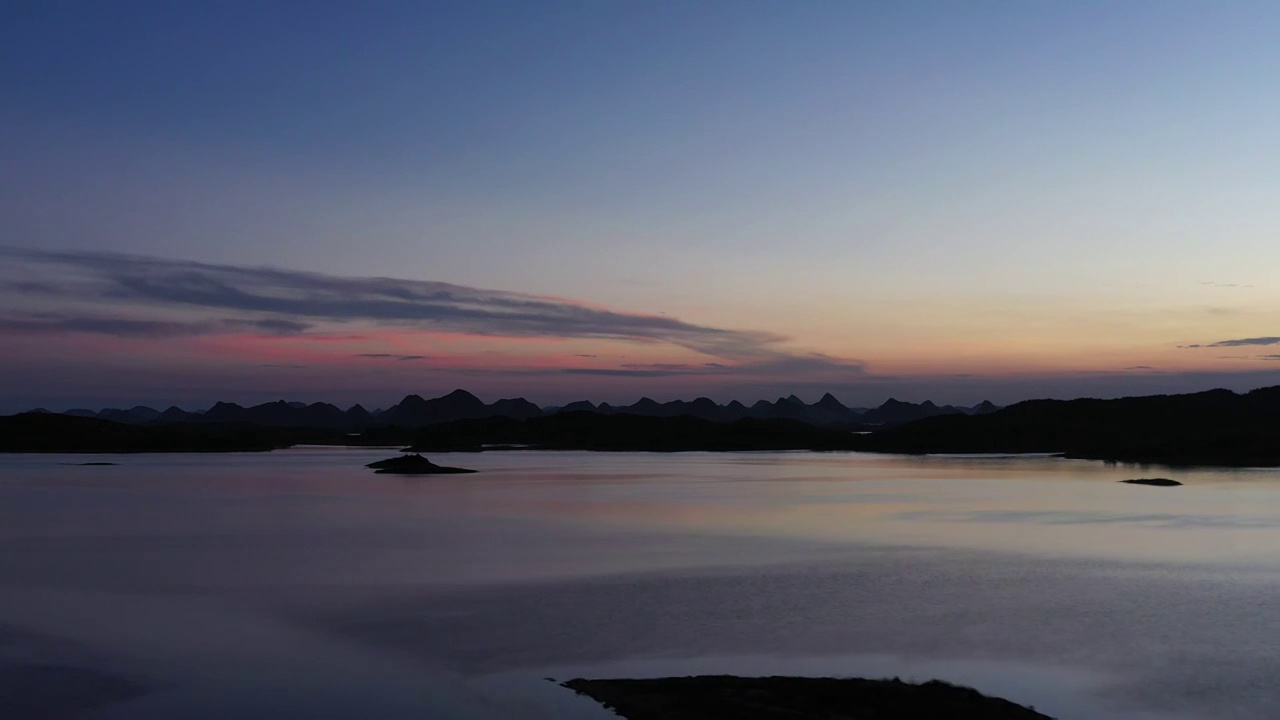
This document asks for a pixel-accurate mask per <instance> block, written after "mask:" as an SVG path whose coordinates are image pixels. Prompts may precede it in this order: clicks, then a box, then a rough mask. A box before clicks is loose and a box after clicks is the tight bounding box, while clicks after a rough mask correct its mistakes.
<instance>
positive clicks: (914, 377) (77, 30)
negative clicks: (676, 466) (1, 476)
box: [0, 0, 1280, 411]
mask: <svg viewBox="0 0 1280 720" xmlns="http://www.w3.org/2000/svg"><path fill="white" fill-rule="evenodd" d="M1277 37H1280V4H1277V3H1275V2H1270V1H1267V2H1232V1H1227V2H1208V1H1204V2H1181V1H1178V0H1159V1H1156V0H1151V1H1146V2H1142V1H1137V0H1134V1H1132V2H1113V1H1108V2H1088V1H1079V2H1075V1H1073V2H1065V1H1064V2H1032V3H1029V2H1020V1H1015V0H1010V1H1008V2H988V1H983V0H975V1H974V2H963V3H959V2H878V3H871V2H844V3H817V2H814V3H789V2H781V1H779V0H772V1H769V2H752V1H744V0H739V1H735V2H670V3H630V2H599V1H596V0H587V1H583V2H538V3H533V2H507V3H492V2H465V3H429V2H403V3H399V2H390V1H387V2H378V3H355V2H319V1H312V2H285V1H283V0H273V1H272V2H266V3H263V2H255V3H249V2H217V3H213V2H207V3H206V2H194V1H193V2H167V1H166V2H131V1H129V0H121V1H119V2H111V3H104V2H88V1H86V2H56V1H54V0H39V1H36V0H15V1H13V2H9V3H5V4H4V5H3V10H2V11H0V97H2V98H3V101H0V158H3V162H0V219H2V220H3V226H2V227H3V230H4V234H3V236H2V237H0V246H3V248H0V342H2V343H3V346H4V352H3V353H0V411H14V410H21V409H27V408H30V407H32V406H36V405H41V406H45V407H49V408H51V409H63V408H66V407H70V406H74V405H89V406H92V407H100V406H103V405H132V404H135V403H137V402H145V403H148V404H154V405H167V404H170V403H177V404H179V405H183V406H185V407H199V406H202V405H205V404H208V403H210V402H212V401H213V400H217V399H228V400H235V401H240V402H257V401H265V400H273V399H276V398H278V397H281V396H283V397H287V398H289V399H299V400H330V401H335V402H343V403H349V402H356V401H359V402H362V403H365V404H367V405H370V406H376V405H386V404H388V403H390V402H394V401H395V399H397V398H398V397H399V396H401V395H403V394H405V393H406V392H418V393H421V394H424V395H431V394H440V393H443V392H446V391H448V390H450V389H452V388H454V387H457V386H462V387H466V388H469V389H471V390H472V391H473V392H476V393H477V394H479V395H481V396H482V397H483V398H485V399H486V400H493V399H496V398H497V397H500V396H512V395H524V396H526V397H529V398H530V399H532V400H534V401H536V402H540V403H544V404H545V403H559V402H564V401H569V400H574V399H579V398H583V397H589V398H592V399H594V400H597V401H599V400H607V401H610V402H631V401H634V400H635V399H637V398H639V397H640V396H642V395H648V396H651V397H654V398H656V399H659V400H663V399H671V398H674V397H685V398H692V397H694V396H696V395H709V396H711V397H713V398H716V399H718V400H727V399H729V398H734V397H736V398H739V399H742V400H746V401H752V400H754V399H757V398H760V397H769V398H772V397H776V396H777V395H779V394H787V393H790V392H797V393H798V394H799V395H801V397H803V398H805V399H807V400H810V401H812V400H816V399H817V397H818V396H819V395H820V394H821V393H822V392H823V391H826V390H831V391H833V392H834V393H835V394H836V396H837V397H839V398H840V399H841V400H843V401H845V402H846V403H848V404H851V405H869V404H878V403H879V402H881V401H883V400H884V399H885V398H887V397H889V396H890V395H895V396H897V397H899V398H900V399H909V400H916V401H920V400H924V399H926V398H932V399H934V400H936V401H939V402H955V403H965V404H969V403H974V402H977V401H979V400H982V399H985V398H990V399H992V400H994V401H996V402H1000V403H1005V402H1011V401H1015V400H1018V399H1023V398H1026V397H1031V396H1056V397H1074V396H1078V395H1100V396H1113V395H1120V394H1133V393H1146V392H1156V391H1180V390H1195V389H1203V388H1208V387H1215V386H1225V387H1231V388H1235V389H1243V388H1250V387H1256V386H1259V385H1265V384H1276V383H1280V337H1278V336H1280V280H1277V279H1276V277H1277V276H1276V271H1277V268H1280V172H1277V168H1280V129H1278V128H1280V80H1277V78H1280V43H1277V42H1276V38H1277ZM265 268H269V269H270V270H267V269H265ZM376 278H393V279H394V281H391V280H371V279H376Z"/></svg>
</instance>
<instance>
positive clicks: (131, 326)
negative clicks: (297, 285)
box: [0, 313, 309, 340]
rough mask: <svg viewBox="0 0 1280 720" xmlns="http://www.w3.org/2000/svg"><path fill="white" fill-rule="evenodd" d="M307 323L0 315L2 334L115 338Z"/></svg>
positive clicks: (294, 328) (278, 330)
mask: <svg viewBox="0 0 1280 720" xmlns="http://www.w3.org/2000/svg"><path fill="white" fill-rule="evenodd" d="M308 327H309V326H308V325H307V324H305V323H299V322H293V321H289V320H276V319H267V320H246V319H222V320H192V321H183V320H134V319H129V318H120V317H115V318H113V317H101V316H93V315H81V316H77V315H67V314H54V313H29V314H26V315H21V316H18V317H0V333H14V334H24V335H44V334H53V335H58V334H63V333H90V334H95V335H112V336H115V337H126V338H142V339H153V340H163V339H166V338H175V337H185V336H194V335H216V334H220V333H229V332H246V331H249V332H255V331H256V332H264V333H269V334H272V335H293V334H297V333H300V332H303V331H305V330H306V329H307V328H308Z"/></svg>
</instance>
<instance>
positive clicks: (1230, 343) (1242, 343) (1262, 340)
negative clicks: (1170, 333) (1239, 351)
mask: <svg viewBox="0 0 1280 720" xmlns="http://www.w3.org/2000/svg"><path fill="white" fill-rule="evenodd" d="M1265 345H1280V337H1252V338H1240V339H1239V340H1219V341H1218V342H1215V343H1205V344H1196V345H1179V346H1178V347H1180V348H1183V349H1191V348H1228V347H1250V346H1265Z"/></svg>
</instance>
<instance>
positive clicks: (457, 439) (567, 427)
mask: <svg viewBox="0 0 1280 720" xmlns="http://www.w3.org/2000/svg"><path fill="white" fill-rule="evenodd" d="M856 438H857V436H856V435H854V434H852V433H849V432H845V431H841V430H834V429H830V428H821V427H816V426H814V425H808V424H805V423H802V422H797V421H794V420H757V419H751V418H748V419H744V420H736V421H734V422H715V421H712V420H703V419H701V418H695V417H690V416H681V417H667V418H664V417H649V416H643V415H597V414H594V413H586V412H581V413H579V412H569V413H560V414H557V415H551V416H548V417H540V418H531V419H528V420H515V419H512V418H488V419H485V420H460V421H457V422H452V423H444V424H441V425H437V426H435V427H432V428H427V429H426V430H422V431H419V432H417V433H415V440H414V442H413V443H412V445H413V447H412V448H411V449H412V450H413V451H414V452H438V451H454V452H458V451H469V450H470V451H475V450H481V449H486V448H488V447H492V446H505V447H525V448H534V449H540V450H606V451H657V452H679V451H690V450H703V451H742V450H853V449H855V447H856V444H857V443H856Z"/></svg>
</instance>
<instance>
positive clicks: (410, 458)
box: [365, 453, 475, 475]
mask: <svg viewBox="0 0 1280 720" xmlns="http://www.w3.org/2000/svg"><path fill="white" fill-rule="evenodd" d="M365 467H367V468H372V469H373V470H374V471H375V474H377V475H462V474H466V473H473V472H475V470H468V469H466V468H456V467H445V466H444V465H437V464H435V463H433V462H431V461H430V460H428V459H426V458H424V457H422V456H421V455H419V454H417V453H413V454H411V455H401V456H400V457H393V458H387V459H386V460H379V461H377V462H371V463H369V464H368V465H366V466H365Z"/></svg>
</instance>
